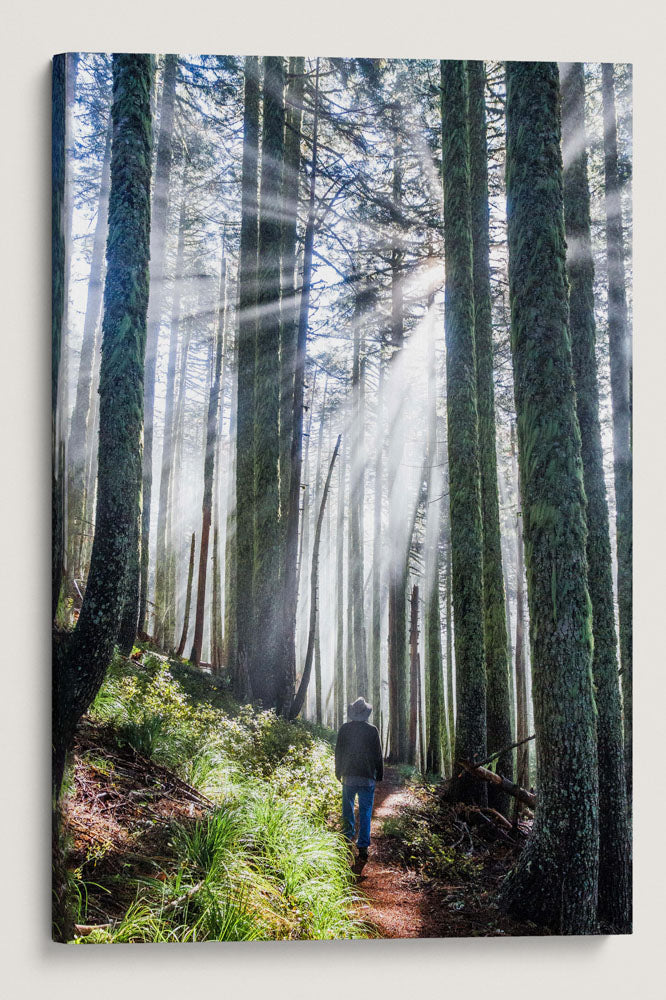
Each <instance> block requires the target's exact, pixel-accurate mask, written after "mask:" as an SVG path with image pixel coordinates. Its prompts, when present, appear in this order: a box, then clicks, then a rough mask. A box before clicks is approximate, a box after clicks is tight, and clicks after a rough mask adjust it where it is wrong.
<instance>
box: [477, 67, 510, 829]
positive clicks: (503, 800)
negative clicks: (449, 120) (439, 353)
mask: <svg viewBox="0 0 666 1000" xmlns="http://www.w3.org/2000/svg"><path fill="white" fill-rule="evenodd" d="M467 79H468V83H469V153H470V205H471V220H472V245H473V258H474V343H475V348H476V391H477V408H478V414H479V466H480V472H481V516H482V520H483V637H484V649H485V656H486V726H487V733H486V741H487V744H488V751H489V752H491V753H494V752H495V751H497V750H501V749H502V748H503V747H507V746H509V744H510V743H511V742H512V736H511V697H510V693H509V686H510V678H509V641H508V635H507V630H506V608H505V594H504V576H503V573H502V543H501V538H500V522H499V499H498V490H497V456H496V450H495V388H494V384H493V326H492V311H491V298H490V260H489V209H488V148H487V142H486V108H485V83H486V74H485V68H484V64H483V63H482V62H477V61H473V62H468V63H467ZM497 771H498V773H499V774H503V775H504V777H505V778H508V779H509V781H513V751H512V750H507V751H506V753H504V754H502V756H501V757H499V759H498V761H497ZM509 798H510V797H509V796H508V795H507V794H506V793H505V792H503V791H502V790H501V789H500V788H498V787H497V786H495V785H491V786H490V787H489V788H488V803H489V805H491V806H494V808H495V809H498V810H499V811H500V812H502V813H504V814H505V815H506V814H507V813H508V811H509V805H510V803H509Z"/></svg>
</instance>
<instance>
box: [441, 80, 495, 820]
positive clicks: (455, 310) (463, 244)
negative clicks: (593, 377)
mask: <svg viewBox="0 0 666 1000" xmlns="http://www.w3.org/2000/svg"><path fill="white" fill-rule="evenodd" d="M441 74H442V173H443V178H444V254H445V262H446V290H445V296H446V304H445V309H446V313H445V315H446V405H447V415H448V446H449V506H450V511H451V558H452V596H453V616H454V624H455V650H456V704H457V709H458V710H457V716H456V739H455V746H456V758H457V759H458V760H473V759H474V757H477V758H478V759H481V758H483V757H485V755H486V677H485V663H484V649H483V578H482V573H483V526H482V521H481V485H480V476H479V440H478V417H477V388H476V357H475V349H474V283H473V268H472V224H471V214H470V173H469V142H468V130H467V74H466V69H465V63H464V62H463V61H461V60H443V61H442V65H441ZM455 773H456V772H455V770H454V776H455ZM453 794H454V795H455V797H456V798H457V799H459V800H460V801H464V802H469V803H479V804H482V803H484V802H485V801H486V787H485V785H484V784H481V783H480V782H478V781H475V779H474V778H471V777H470V776H469V775H468V774H467V772H464V777H461V778H459V779H456V781H455V788H454V791H453Z"/></svg>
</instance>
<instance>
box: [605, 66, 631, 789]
mask: <svg viewBox="0 0 666 1000" xmlns="http://www.w3.org/2000/svg"><path fill="white" fill-rule="evenodd" d="M601 80H602V94H603V109H604V177H605V182H606V183H605V203H606V253H607V259H608V343H609V350H610V372H611V402H612V408H613V469H614V477H615V528H616V546H617V603H618V611H619V617H620V665H621V667H622V701H623V713H624V761H625V769H626V774H627V799H628V801H629V807H630V808H631V794H632V761H633V747H632V713H633V665H632V643H633V637H632V621H633V617H632V616H633V592H632V572H633V570H632V566H633V541H632V537H633V535H632V533H633V499H632V477H633V473H632V445H631V375H630V370H631V340H630V332H629V323H628V319H627V293H626V288H625V273H624V245H623V244H624V237H623V232H622V204H621V197H620V196H621V190H620V181H619V177H618V169H617V126H616V122H615V92H614V85H613V65H612V63H602V66H601Z"/></svg>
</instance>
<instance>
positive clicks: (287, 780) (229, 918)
mask: <svg viewBox="0 0 666 1000" xmlns="http://www.w3.org/2000/svg"><path fill="white" fill-rule="evenodd" d="M192 673H193V671H192V670H190V669H188V668H183V667H179V666H177V665H175V664H170V663H169V662H167V661H165V660H164V659H162V658H159V657H157V656H148V657H147V662H146V663H145V664H137V663H135V662H133V661H127V660H123V659H122V658H120V657H118V658H117V659H116V660H115V661H114V664H113V665H112V668H111V670H110V671H109V674H108V677H107V679H106V681H105V684H104V686H103V687H102V689H101V691H100V693H99V695H98V696H97V699H96V700H95V703H94V705H93V708H92V710H91V713H90V714H91V716H92V718H93V720H95V721H97V722H99V723H103V724H104V725H105V726H106V727H107V731H108V730H109V729H110V730H111V731H112V733H113V739H114V740H115V741H116V742H117V744H118V745H120V746H123V747H131V748H133V749H134V750H135V751H136V752H137V753H139V754H141V755H143V756H145V757H149V758H151V759H152V760H154V761H155V762H157V763H159V764H161V765H163V766H166V767H168V768H170V769H171V770H173V771H174V772H175V773H176V774H178V775H179V776H180V777H181V778H183V779H184V780H186V781H187V782H188V783H189V784H190V785H192V786H194V787H195V788H196V789H197V790H199V791H200V792H202V793H203V794H204V795H206V796H207V797H208V798H210V799H211V800H212V801H213V803H214V804H215V809H214V810H212V811H211V812H210V813H208V814H207V815H204V816H202V817H200V818H197V819H193V820H191V821H184V820H181V821H179V822H173V821H172V822H171V824H170V826H168V827H167V829H166V831H165V840H166V844H167V846H166V848H165V850H164V852H163V853H164V855H165V857H160V858H159V859H158V858H155V859H154V864H153V871H154V875H153V874H151V876H150V877H146V876H145V875H142V876H141V877H136V878H135V884H136V894H135V898H134V901H133V902H132V904H131V905H130V906H128V908H127V910H126V912H125V913H124V915H123V917H122V919H121V920H118V921H116V922H114V923H113V925H112V926H111V927H109V928H106V929H102V930H96V931H94V932H93V933H92V934H90V935H88V936H85V937H81V938H77V939H76V940H77V941H80V942H81V943H88V942H89V943H93V942H98V943H99V942H120V941H123V942H146V941H202V940H216V941H248V940H255V939H261V940H269V939H273V940H275V939H303V938H308V939H326V938H351V937H368V936H370V934H371V931H370V930H369V928H368V927H367V926H365V925H364V924H363V923H362V922H361V921H360V920H358V919H357V918H356V917H355V915H354V912H353V908H354V905H355V903H356V896H355V892H354V879H353V875H352V873H351V871H350V866H349V856H348V850H347V847H346V844H345V842H344V840H343V838H342V837H341V835H340V833H339V832H338V831H337V829H336V825H337V815H338V813H339V808H340V786H339V784H338V782H337V781H336V779H335V773H334V766H333V754H332V748H331V745H330V743H329V742H328V739H327V738H326V737H327V733H326V731H322V732H321V733H320V732H318V731H317V732H314V731H313V728H312V727H310V726H308V725H306V724H303V723H293V722H288V721H286V720H285V719H282V718H280V717H278V716H277V715H276V714H275V712H272V711H268V712H262V711H257V710H255V709H253V708H251V707H249V706H243V707H239V706H234V705H233V703H232V702H231V701H230V698H229V695H228V692H227V691H226V690H225V688H224V685H220V684H219V683H216V682H215V681H210V680H209V679H208V678H206V677H205V676H204V675H201V676H200V677H198V678H197V677H195V678H193V677H192V676H191V674H192ZM91 763H94V766H95V768H96V770H97V771H98V772H99V773H100V774H103V771H104V767H103V761H102V760H101V759H100V750H99V749H96V751H95V754H94V761H93V760H92V758H91ZM100 765H101V766H100ZM137 836H138V837H139V838H140V834H137ZM136 847H137V841H135V848H136ZM137 849H138V848H137ZM167 855H168V857H167ZM167 861H168V862H169V863H166V862H167ZM96 877H97V876H96ZM114 878H115V880H116V886H117V885H118V880H119V879H120V878H122V879H123V888H124V889H126V888H127V876H125V875H123V876H118V875H116V876H113V877H112V878H110V879H109V885H108V886H100V885H97V886H95V892H96V895H97V897H99V892H100V891H103V890H104V891H106V890H108V891H113V885H112V884H111V883H112V882H113V880H114ZM79 898H80V901H81V906H80V908H79V910H80V912H79V919H77V923H86V919H85V917H86V910H87V907H86V905H85V904H86V894H85V883H84V882H83V881H82V879H81V880H80V884H79ZM99 909H100V907H99V905H97V906H96V912H99Z"/></svg>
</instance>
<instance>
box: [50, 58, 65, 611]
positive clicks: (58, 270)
mask: <svg viewBox="0 0 666 1000" xmlns="http://www.w3.org/2000/svg"><path fill="white" fill-rule="evenodd" d="M66 59H67V57H66V56H65V55H60V56H54V57H53V82H52V90H53V94H52V119H51V161H52V162H51V171H52V184H51V192H52V194H51V197H52V203H51V262H52V264H51V273H52V277H51V282H52V284H51V463H52V464H51V617H52V618H55V615H56V611H57V609H58V600H59V598H60V584H61V580H62V572H63V562H64V558H65V541H64V503H65V478H64V477H65V452H64V444H63V442H61V441H60V440H59V436H58V415H59V408H58V403H59V400H58V388H59V386H60V384H61V371H60V358H61V354H63V353H64V352H63V350H62V345H63V320H64V315H65V294H66V289H65V285H66V253H67V248H66V242H65V218H64V216H65V172H66V132H67V127H66V122H67V98H66V77H67V69H66Z"/></svg>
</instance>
